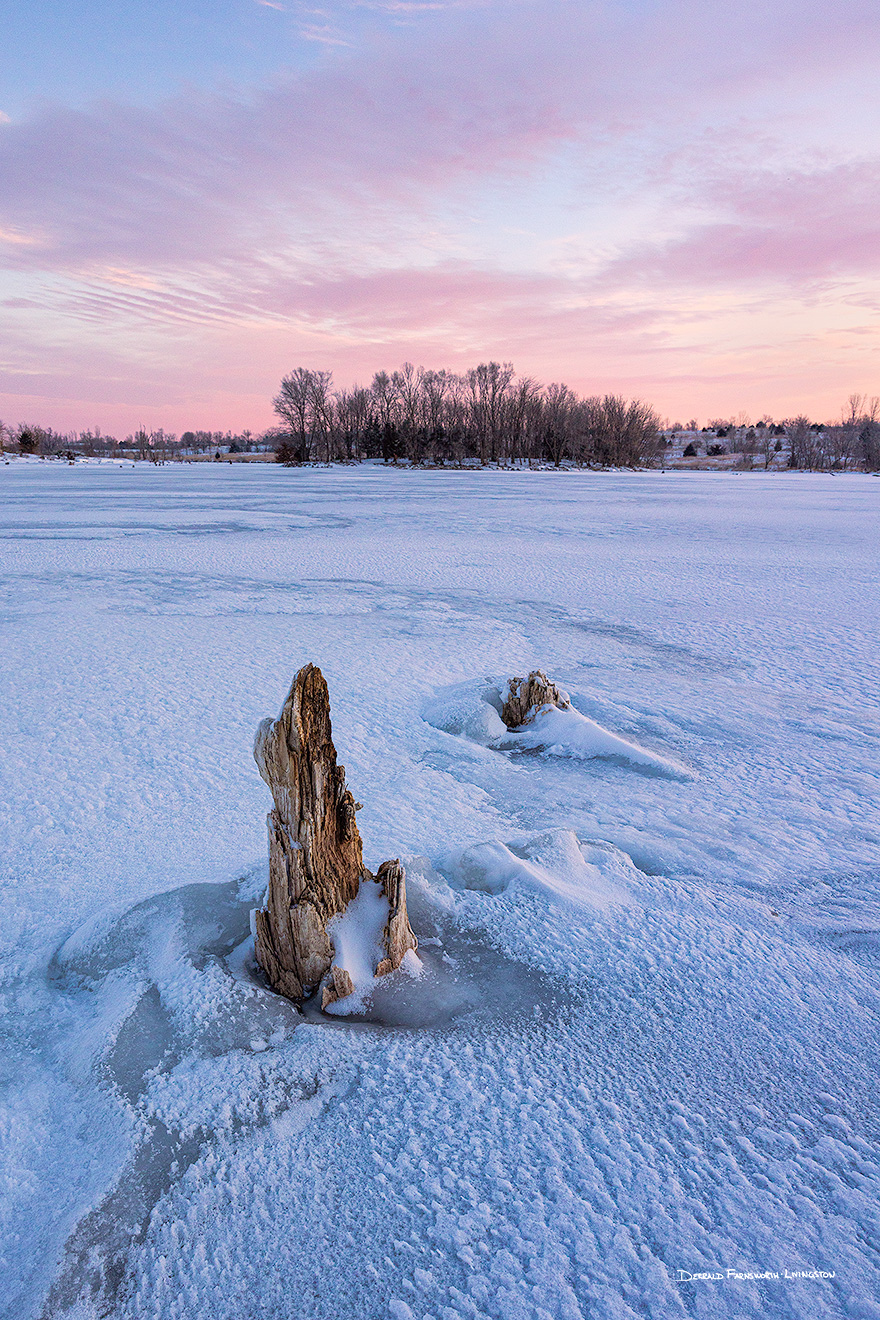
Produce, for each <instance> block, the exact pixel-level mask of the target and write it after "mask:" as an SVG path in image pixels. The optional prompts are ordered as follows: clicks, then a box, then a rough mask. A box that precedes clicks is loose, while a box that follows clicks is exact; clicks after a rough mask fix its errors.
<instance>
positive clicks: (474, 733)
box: [422, 678, 507, 747]
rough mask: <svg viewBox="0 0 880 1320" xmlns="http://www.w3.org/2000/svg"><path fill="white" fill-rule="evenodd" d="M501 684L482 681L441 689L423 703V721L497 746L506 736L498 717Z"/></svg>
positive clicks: (472, 740) (456, 684)
mask: <svg viewBox="0 0 880 1320" xmlns="http://www.w3.org/2000/svg"><path fill="white" fill-rule="evenodd" d="M503 684H504V680H503V679H493V678H484V679H482V680H480V681H479V682H477V683H473V682H470V683H455V684H453V685H452V686H451V687H446V688H440V689H438V691H437V692H435V693H434V695H433V696H432V697H430V698H429V699H428V700H427V701H426V702H425V704H424V706H423V708H422V718H423V719H424V720H426V721H427V723H428V724H431V725H433V727H434V728H435V729H441V730H442V731H443V732H444V733H451V734H454V735H455V736H456V737H458V738H468V739H470V741H471V742H476V743H481V744H482V745H483V746H487V747H493V746H497V745H498V744H499V743H500V742H501V741H502V740H503V739H504V738H506V737H507V725H506V724H505V723H504V721H503V720H502V718H501V707H502V701H501V689H502V687H503Z"/></svg>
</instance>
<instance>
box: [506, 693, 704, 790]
mask: <svg viewBox="0 0 880 1320" xmlns="http://www.w3.org/2000/svg"><path fill="white" fill-rule="evenodd" d="M502 745H503V746H505V747H514V748H528V749H530V750H534V751H542V752H546V753H547V754H548V755H550V756H571V757H575V758H577V759H580V760H585V761H589V760H593V759H594V758H602V759H604V760H614V761H625V762H626V763H627V764H628V765H631V766H638V767H639V768H640V769H642V770H649V771H651V772H652V773H654V774H659V775H665V776H668V777H671V778H675V779H691V778H693V773H692V771H690V770H688V769H686V767H685V766H683V765H679V764H678V762H676V761H673V760H671V759H670V758H669V757H666V756H661V755H660V754H659V753H658V752H649V751H648V750H647V749H646V748H644V747H640V746H639V745H638V743H634V742H630V741H629V740H628V739H627V738H621V737H620V736H619V735H618V734H616V733H611V732H610V731H609V730H608V729H603V728H602V725H601V724H597V723H596V721H595V720H591V719H588V718H587V716H586V715H582V714H581V713H580V711H578V710H575V709H574V707H570V708H569V709H568V710H560V709H559V707H557V706H542V707H541V709H540V710H538V711H536V712H535V714H534V715H533V717H532V719H531V720H530V721H529V723H528V724H524V725H523V726H522V727H521V728H519V729H510V730H509V731H507V733H506V737H505V739H504V743H503V744H502Z"/></svg>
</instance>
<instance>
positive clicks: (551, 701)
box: [501, 669, 571, 729]
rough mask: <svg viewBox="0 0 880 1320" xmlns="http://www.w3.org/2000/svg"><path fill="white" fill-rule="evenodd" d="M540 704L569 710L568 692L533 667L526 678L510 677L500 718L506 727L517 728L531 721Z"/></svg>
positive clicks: (540, 670)
mask: <svg viewBox="0 0 880 1320" xmlns="http://www.w3.org/2000/svg"><path fill="white" fill-rule="evenodd" d="M542 706H558V707H559V709H560V710H570V709H571V702H570V701H569V699H568V694H567V693H565V692H561V691H560V689H559V688H558V687H557V686H556V684H555V683H551V682H550V680H549V678H548V677H547V675H546V674H545V673H544V671H543V670H542V669H533V670H532V672H531V673H530V674H529V676H528V678H512V679H511V680H510V683H509V685H508V691H507V700H506V701H505V703H504V705H503V706H502V708H501V718H502V719H503V721H504V723H505V724H506V725H507V727H508V729H519V728H521V727H522V725H523V724H529V723H531V721H532V719H533V718H534V716H535V713H536V711H539V710H540V709H541V707H542Z"/></svg>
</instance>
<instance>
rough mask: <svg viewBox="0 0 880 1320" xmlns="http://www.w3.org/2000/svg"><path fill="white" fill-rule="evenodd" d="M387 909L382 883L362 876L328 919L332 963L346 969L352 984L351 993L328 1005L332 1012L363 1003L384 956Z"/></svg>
mask: <svg viewBox="0 0 880 1320" xmlns="http://www.w3.org/2000/svg"><path fill="white" fill-rule="evenodd" d="M390 910H391V909H390V905H389V903H388V899H387V898H386V896H385V891H384V890H383V888H382V886H381V885H380V884H378V883H377V882H376V881H375V880H365V881H363V882H362V883H361V886H360V888H359V890H358V892H357V894H356V895H355V896H354V898H353V899H352V900H351V902H350V903H349V905H348V907H347V908H346V909H345V911H344V912H342V913H340V915H339V916H337V917H333V919H332V920H331V921H330V922H328V924H327V934H328V935H329V936H330V939H331V941H332V944H333V963H334V965H335V966H337V967H341V968H343V970H344V971H346V972H348V974H349V976H350V977H351V979H352V983H353V985H354V994H353V995H346V997H345V999H343V1000H339V1001H338V1002H337V1003H335V1004H331V1005H330V1006H329V1011H330V1012H331V1013H334V1012H335V1013H336V1014H340V1015H344V1014H347V1013H351V1012H354V1011H357V1009H359V1008H361V1007H363V1005H364V1004H365V1002H366V999H367V997H368V995H369V992H370V991H371V990H372V988H373V985H374V984H375V981H376V968H377V967H378V965H379V963H380V962H381V960H382V958H383V956H384V954H383V949H382V932H383V930H384V929H385V927H386V925H387V924H388V916H389V913H390Z"/></svg>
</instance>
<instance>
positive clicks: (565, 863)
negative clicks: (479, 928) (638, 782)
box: [451, 829, 639, 912]
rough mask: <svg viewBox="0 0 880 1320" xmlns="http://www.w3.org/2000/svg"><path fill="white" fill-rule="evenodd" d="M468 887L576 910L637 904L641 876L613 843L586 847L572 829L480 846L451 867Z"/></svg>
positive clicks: (475, 847)
mask: <svg viewBox="0 0 880 1320" xmlns="http://www.w3.org/2000/svg"><path fill="white" fill-rule="evenodd" d="M451 870H452V874H453V877H454V878H455V879H456V880H458V882H459V883H460V884H461V885H462V887H463V888H465V889H472V890H478V891H481V892H483V893H487V894H495V895H497V894H502V893H508V892H510V893H513V894H516V893H521V894H522V893H540V894H542V895H544V896H545V897H549V898H550V899H551V900H553V901H556V902H561V903H564V904H566V905H573V906H575V907H577V908H581V909H586V910H591V911H594V912H595V911H602V910H607V909H609V908H612V907H634V906H639V903H638V899H637V897H636V892H637V886H638V877H639V872H638V871H637V870H636V868H635V866H634V865H633V863H632V862H631V861H630V859H629V858H628V857H627V856H626V854H625V853H622V852H620V850H619V849H617V848H615V847H613V845H611V844H598V843H582V842H580V841H579V840H578V838H577V835H576V834H575V833H574V832H573V831H572V830H565V829H559V830H551V831H549V832H548V833H547V834H541V835H538V836H537V837H536V838H534V839H530V840H529V841H528V842H527V843H525V844H522V845H518V846H517V845H510V846H508V845H507V844H505V843H500V842H493V843H480V844H476V845H475V846H473V847H470V848H466V849H465V850H464V851H463V852H462V853H460V854H459V855H458V857H457V858H455V859H454V861H453V863H452V868H451Z"/></svg>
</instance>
